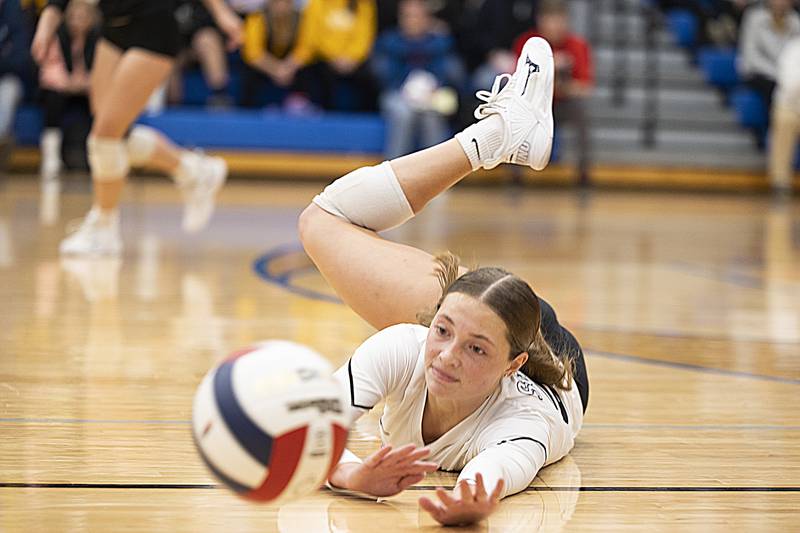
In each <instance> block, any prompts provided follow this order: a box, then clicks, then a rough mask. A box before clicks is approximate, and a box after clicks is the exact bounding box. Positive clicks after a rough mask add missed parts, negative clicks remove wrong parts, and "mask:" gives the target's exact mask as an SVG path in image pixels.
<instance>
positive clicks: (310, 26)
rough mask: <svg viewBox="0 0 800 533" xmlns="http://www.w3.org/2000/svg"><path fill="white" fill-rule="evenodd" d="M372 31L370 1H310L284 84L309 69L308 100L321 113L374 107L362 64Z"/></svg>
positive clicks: (370, 82) (372, 38)
mask: <svg viewBox="0 0 800 533" xmlns="http://www.w3.org/2000/svg"><path fill="white" fill-rule="evenodd" d="M375 29H376V7H375V0H309V2H308V5H307V6H306V8H305V11H304V12H303V16H302V18H301V22H300V35H299V36H298V40H297V46H295V48H294V50H293V51H292V53H291V54H290V55H289V59H288V61H286V62H285V64H284V69H285V73H284V74H283V77H284V79H285V80H286V83H287V84H288V83H291V82H292V81H293V80H294V77H295V75H296V74H297V71H298V70H299V69H300V68H301V67H303V66H308V67H309V70H308V73H309V76H310V78H311V79H312V80H313V82H311V83H309V90H310V92H311V94H310V96H311V99H312V100H313V101H314V102H315V103H317V104H319V105H320V106H322V107H323V108H324V109H338V110H342V111H355V110H372V109H374V108H375V87H374V83H373V80H372V77H371V76H370V73H369V69H368V67H367V65H366V60H367V58H368V57H369V53H370V50H371V49H372V45H373V43H374V41H375Z"/></svg>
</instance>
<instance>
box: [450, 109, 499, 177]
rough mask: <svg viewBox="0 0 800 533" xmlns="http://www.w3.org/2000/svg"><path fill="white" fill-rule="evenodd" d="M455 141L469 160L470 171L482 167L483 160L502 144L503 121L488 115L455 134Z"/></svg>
mask: <svg viewBox="0 0 800 533" xmlns="http://www.w3.org/2000/svg"><path fill="white" fill-rule="evenodd" d="M456 140H457V141H458V142H459V144H461V148H462V149H463V150H464V153H465V154H467V157H468V158H469V163H470V165H472V170H478V169H479V168H481V167H482V166H483V161H484V159H486V158H488V157H489V156H491V155H493V154H494V153H495V152H496V151H497V149H498V148H500V145H501V144H503V119H502V118H500V115H490V116H488V117H486V118H485V119H483V120H481V121H479V122H476V123H475V124H473V125H471V126H468V127H467V128H466V129H465V130H464V131H462V132H460V133H456Z"/></svg>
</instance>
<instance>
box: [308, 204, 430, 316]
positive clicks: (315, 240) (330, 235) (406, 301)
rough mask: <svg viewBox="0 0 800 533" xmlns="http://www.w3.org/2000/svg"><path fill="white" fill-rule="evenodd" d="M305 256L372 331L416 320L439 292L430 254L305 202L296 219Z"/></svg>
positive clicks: (427, 308)
mask: <svg viewBox="0 0 800 533" xmlns="http://www.w3.org/2000/svg"><path fill="white" fill-rule="evenodd" d="M298 229H299V233H300V240H301V241H302V243H303V247H304V248H305V250H306V253H307V254H308V255H309V257H311V259H312V260H313V261H314V264H316V265H317V268H318V269H319V271H320V272H321V273H322V275H323V277H324V278H325V279H326V280H327V281H328V283H329V284H330V285H331V287H333V289H334V290H335V291H336V293H337V294H338V295H339V296H340V297H341V298H342V300H343V301H344V302H345V303H346V304H347V305H348V306H350V308H351V309H353V310H354V311H355V312H356V313H358V314H359V315H360V316H361V317H362V318H363V319H364V320H366V321H367V322H369V323H370V324H371V325H372V326H373V327H375V328H377V329H381V328H385V327H387V326H391V325H393V324H400V323H404V322H411V323H414V322H416V317H417V314H418V313H421V312H425V311H427V310H429V309H431V308H432V307H433V306H434V305H436V302H437V301H438V300H439V296H440V295H441V289H440V287H439V283H438V281H437V278H436V275H435V268H436V264H435V262H434V259H433V256H431V255H430V254H428V253H426V252H424V251H422V250H418V249H417V248H413V247H411V246H407V245H404V244H399V243H395V242H391V241H387V240H385V239H382V238H381V237H379V236H378V235H377V234H376V233H375V232H373V231H370V230H367V229H364V228H360V227H357V226H354V225H353V224H350V223H349V222H347V221H346V220H344V219H343V218H340V217H338V216H335V215H332V214H330V213H328V212H326V211H325V210H323V209H322V208H320V207H319V206H318V205H316V204H311V205H310V206H308V207H307V208H306V210H305V211H304V212H303V213H302V214H301V215H300V220H299V225H298Z"/></svg>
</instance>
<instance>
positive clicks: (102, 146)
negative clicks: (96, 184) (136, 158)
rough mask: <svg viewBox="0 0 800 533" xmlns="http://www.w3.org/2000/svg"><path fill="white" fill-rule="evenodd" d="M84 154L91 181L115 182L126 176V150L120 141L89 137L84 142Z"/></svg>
mask: <svg viewBox="0 0 800 533" xmlns="http://www.w3.org/2000/svg"><path fill="white" fill-rule="evenodd" d="M86 152H87V155H88V156H89V166H90V167H91V169H92V179H94V180H97V181H115V180H119V179H122V178H124V177H125V176H127V175H128V171H129V170H130V165H129V164H128V148H127V146H126V143H125V141H123V140H122V139H112V138H110V137H95V136H93V135H90V136H89V138H88V139H87V141H86Z"/></svg>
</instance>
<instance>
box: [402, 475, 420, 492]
mask: <svg viewBox="0 0 800 533" xmlns="http://www.w3.org/2000/svg"><path fill="white" fill-rule="evenodd" d="M423 479H425V474H424V473H420V474H409V475H407V476H405V477H403V478H401V479H400V482H399V483H398V484H397V486H398V488H399V489H400V490H401V491H402V490H406V489H407V488H408V487H410V486H411V485H416V484H417V483H419V482H420V481H422V480H423Z"/></svg>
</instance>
